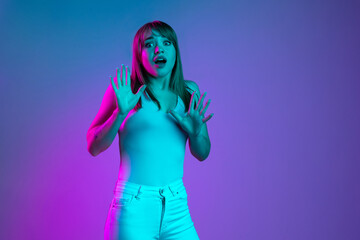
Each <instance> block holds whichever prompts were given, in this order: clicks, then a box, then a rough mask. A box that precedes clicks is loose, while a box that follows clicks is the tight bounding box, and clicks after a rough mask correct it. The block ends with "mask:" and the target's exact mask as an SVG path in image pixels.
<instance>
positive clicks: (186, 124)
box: [170, 91, 214, 137]
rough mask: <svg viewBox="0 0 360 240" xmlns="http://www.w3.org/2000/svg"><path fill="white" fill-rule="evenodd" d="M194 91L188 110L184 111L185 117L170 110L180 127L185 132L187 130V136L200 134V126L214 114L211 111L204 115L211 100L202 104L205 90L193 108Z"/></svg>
mask: <svg viewBox="0 0 360 240" xmlns="http://www.w3.org/2000/svg"><path fill="white" fill-rule="evenodd" d="M195 92H196V91H194V92H193V93H192V95H191V99H190V107H189V111H188V112H187V113H186V115H185V117H181V116H180V115H179V114H178V113H177V112H175V111H173V110H170V114H171V115H172V116H173V117H174V118H175V119H176V121H177V122H178V123H179V125H180V126H181V128H182V129H183V130H184V131H185V132H187V133H188V135H189V136H194V137H196V136H197V135H199V134H200V131H201V128H202V126H203V125H204V124H205V123H206V122H207V121H209V120H210V118H211V117H212V116H213V115H214V114H213V113H211V114H210V115H208V116H207V117H205V112H206V110H207V108H208V107H209V104H210V101H211V100H210V99H209V100H207V102H206V104H205V106H204V107H203V105H202V104H203V101H204V98H205V96H206V92H204V93H203V94H202V95H201V97H200V100H199V102H198V104H197V105H196V108H195V109H194V102H195V101H194V94H195Z"/></svg>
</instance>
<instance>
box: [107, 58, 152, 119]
mask: <svg viewBox="0 0 360 240" xmlns="http://www.w3.org/2000/svg"><path fill="white" fill-rule="evenodd" d="M116 79H117V83H118V86H119V87H116V85H115V82H114V80H113V79H112V77H111V76H110V82H111V85H112V87H113V89H114V92H115V96H116V103H117V104H116V105H117V107H118V110H119V114H120V115H127V114H128V113H129V112H130V111H131V110H132V109H133V108H134V107H135V105H136V104H137V102H138V101H139V98H140V96H141V94H142V93H143V92H144V91H145V88H146V85H143V86H141V87H140V88H139V90H138V91H137V93H136V94H133V92H132V91H131V78H130V70H129V68H128V67H127V66H124V65H123V64H121V69H119V68H116Z"/></svg>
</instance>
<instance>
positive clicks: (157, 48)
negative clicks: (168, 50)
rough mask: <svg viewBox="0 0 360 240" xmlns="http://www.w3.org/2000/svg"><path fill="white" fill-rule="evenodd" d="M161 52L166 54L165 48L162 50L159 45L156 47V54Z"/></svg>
mask: <svg viewBox="0 0 360 240" xmlns="http://www.w3.org/2000/svg"><path fill="white" fill-rule="evenodd" d="M160 52H162V53H163V52H164V49H163V48H161V47H159V45H157V46H156V47H155V53H160Z"/></svg>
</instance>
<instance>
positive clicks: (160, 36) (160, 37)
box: [145, 36, 167, 41]
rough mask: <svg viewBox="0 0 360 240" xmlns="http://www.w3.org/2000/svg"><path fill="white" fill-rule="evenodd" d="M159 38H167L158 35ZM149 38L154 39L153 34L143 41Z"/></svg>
mask: <svg viewBox="0 0 360 240" xmlns="http://www.w3.org/2000/svg"><path fill="white" fill-rule="evenodd" d="M160 38H165V39H167V38H166V37H163V36H160ZM149 39H154V37H153V36H150V37H148V38H146V39H145V41H146V40H149Z"/></svg>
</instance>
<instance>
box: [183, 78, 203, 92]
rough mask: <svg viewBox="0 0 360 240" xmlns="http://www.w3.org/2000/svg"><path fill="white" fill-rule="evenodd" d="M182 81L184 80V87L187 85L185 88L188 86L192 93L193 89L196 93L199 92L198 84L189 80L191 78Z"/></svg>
mask: <svg viewBox="0 0 360 240" xmlns="http://www.w3.org/2000/svg"><path fill="white" fill-rule="evenodd" d="M184 81H185V85H186V87H187V88H190V90H191V93H192V92H193V91H197V92H198V93H200V89H199V86H198V85H197V83H196V82H194V81H191V80H184Z"/></svg>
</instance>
